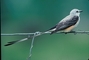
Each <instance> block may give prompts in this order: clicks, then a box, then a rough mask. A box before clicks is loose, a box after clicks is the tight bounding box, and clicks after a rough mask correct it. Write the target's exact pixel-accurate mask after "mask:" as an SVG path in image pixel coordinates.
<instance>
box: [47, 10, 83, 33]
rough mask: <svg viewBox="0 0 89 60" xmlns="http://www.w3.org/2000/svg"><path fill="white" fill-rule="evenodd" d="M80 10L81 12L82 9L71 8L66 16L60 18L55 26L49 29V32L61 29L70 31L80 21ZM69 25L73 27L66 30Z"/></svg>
mask: <svg viewBox="0 0 89 60" xmlns="http://www.w3.org/2000/svg"><path fill="white" fill-rule="evenodd" d="M80 12H82V10H78V9H73V10H71V11H70V14H69V15H68V16H66V17H65V18H64V19H62V20H61V21H60V22H59V23H58V24H57V25H56V26H54V27H52V28H51V29H49V31H51V34H53V33H55V32H57V31H61V30H64V32H70V31H71V30H73V28H75V27H76V26H77V25H78V23H79V21H80ZM71 26H73V27H72V28H70V30H68V28H69V27H71ZM66 29H67V30H66Z"/></svg>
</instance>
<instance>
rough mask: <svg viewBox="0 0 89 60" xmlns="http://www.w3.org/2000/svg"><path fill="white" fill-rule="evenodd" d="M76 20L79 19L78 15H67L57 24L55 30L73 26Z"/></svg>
mask: <svg viewBox="0 0 89 60" xmlns="http://www.w3.org/2000/svg"><path fill="white" fill-rule="evenodd" d="M78 20H79V17H78V16H73V17H71V16H68V17H66V18H64V19H63V20H62V21H61V22H59V23H58V24H57V26H56V30H55V31H60V30H64V29H66V28H68V27H70V26H73V25H75V24H76V23H77V21H78Z"/></svg>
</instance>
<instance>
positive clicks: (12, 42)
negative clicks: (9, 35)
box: [4, 37, 29, 46]
mask: <svg viewBox="0 0 89 60" xmlns="http://www.w3.org/2000/svg"><path fill="white" fill-rule="evenodd" d="M28 39H29V37H27V38H24V39H21V40H17V41H11V42H8V43H7V44H5V45H4V46H10V45H13V44H15V43H19V42H22V41H26V40H28Z"/></svg>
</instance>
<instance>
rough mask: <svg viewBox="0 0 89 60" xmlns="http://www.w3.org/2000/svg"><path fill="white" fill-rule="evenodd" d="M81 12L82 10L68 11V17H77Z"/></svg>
mask: <svg viewBox="0 0 89 60" xmlns="http://www.w3.org/2000/svg"><path fill="white" fill-rule="evenodd" d="M81 12H82V10H79V9H73V10H71V11H70V15H75V16H79V15H80V13H81Z"/></svg>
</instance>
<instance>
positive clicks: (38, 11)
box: [1, 0, 89, 60]
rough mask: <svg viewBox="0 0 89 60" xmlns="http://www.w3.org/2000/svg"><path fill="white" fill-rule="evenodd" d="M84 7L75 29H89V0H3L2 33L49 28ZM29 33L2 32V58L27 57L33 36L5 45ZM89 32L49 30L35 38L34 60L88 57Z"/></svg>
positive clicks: (18, 59) (32, 59) (86, 58)
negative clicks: (50, 32) (10, 34)
mask: <svg viewBox="0 0 89 60" xmlns="http://www.w3.org/2000/svg"><path fill="white" fill-rule="evenodd" d="M74 8H77V9H80V10H83V12H82V13H81V21H80V24H79V25H78V27H77V28H76V29H75V30H83V31H89V1H88V0H1V33H32V32H36V31H46V30H48V29H49V28H51V27H53V26H54V25H55V24H57V23H58V22H59V21H60V20H61V19H62V18H64V17H65V16H66V15H68V14H69V12H70V11H71V10H72V9H74ZM24 37H26V36H2V37H1V48H2V49H1V52H2V53H1V54H2V55H1V58H2V60H26V58H27V57H28V55H29V49H30V44H31V39H29V40H28V41H24V42H21V43H17V44H14V45H12V46H9V47H5V46H4V44H6V43H7V42H9V41H13V40H19V39H22V38H24ZM88 58H89V35H87V34H77V35H74V34H66V35H65V34H53V35H50V34H46V35H41V36H39V37H36V38H35V41H34V47H33V50H32V57H31V60H88Z"/></svg>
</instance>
